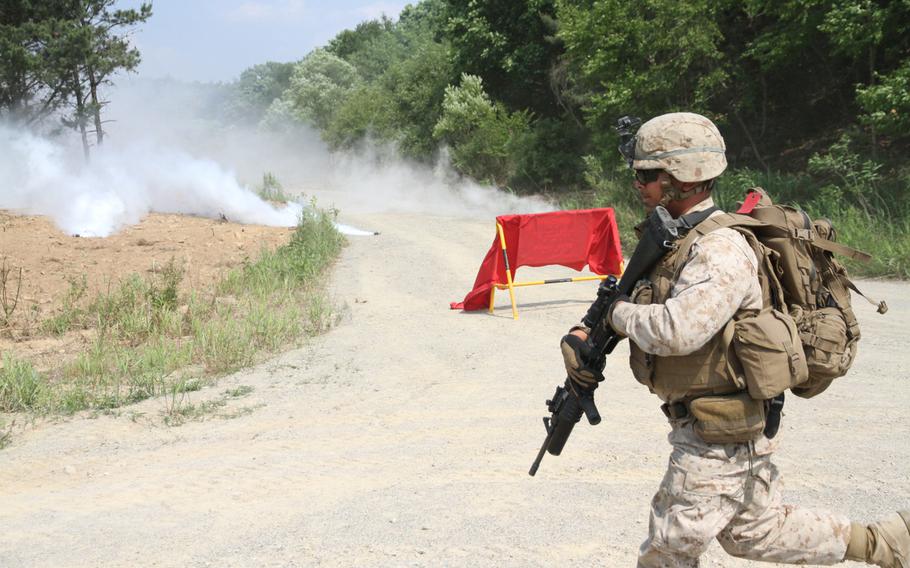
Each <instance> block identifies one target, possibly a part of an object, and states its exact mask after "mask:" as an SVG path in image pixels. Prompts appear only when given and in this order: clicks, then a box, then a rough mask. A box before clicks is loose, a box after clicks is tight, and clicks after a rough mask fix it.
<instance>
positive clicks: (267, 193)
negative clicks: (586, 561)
mask: <svg viewBox="0 0 910 568" xmlns="http://www.w3.org/2000/svg"><path fill="white" fill-rule="evenodd" d="M256 193H257V194H258V195H259V197H261V198H263V199H265V200H266V201H280V202H287V201H290V199H289V198H288V196H287V194H285V193H284V187H282V185H281V182H280V181H278V178H277V177H275V174H273V173H272V172H265V173H264V174H262V184H260V186H259V187H258V188H257V190H256Z"/></svg>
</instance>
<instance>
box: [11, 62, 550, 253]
mask: <svg viewBox="0 0 910 568" xmlns="http://www.w3.org/2000/svg"><path fill="white" fill-rule="evenodd" d="M219 88H222V89H223V87H220V86H217V85H214V86H213V85H200V84H186V83H178V82H176V81H171V80H166V81H162V80H157V81H142V80H137V79H133V80H127V79H124V81H123V85H122V86H121V87H119V88H118V89H116V91H115V92H113V93H111V96H110V98H111V99H112V103H111V105H110V107H108V108H107V109H106V115H105V116H106V118H110V119H112V121H111V123H110V124H109V125H108V127H107V134H108V136H107V138H106V140H105V144H104V146H103V147H100V148H93V152H92V157H91V160H90V162H89V163H85V161H84V159H83V158H82V149H81V147H80V146H79V144H78V140H77V137H76V136H75V135H70V136H66V137H53V138H52V137H48V136H41V135H37V134H33V133H28V132H23V131H19V130H16V129H14V128H12V127H10V126H8V125H6V126H5V125H2V124H0V208H3V209H12V210H16V211H21V212H23V213H29V214H40V215H48V216H49V217H51V218H53V220H54V221H55V223H56V224H57V225H58V226H59V227H60V228H61V229H62V230H63V231H65V232H67V233H70V234H79V235H81V236H98V237H103V236H107V235H110V234H112V233H114V232H116V231H117V230H119V229H121V228H122V227H124V226H128V225H131V224H135V223H137V222H138V221H139V220H140V219H142V217H144V216H145V215H147V214H148V213H149V212H160V213H184V214H191V215H199V216H205V217H212V218H218V217H220V216H224V217H226V218H228V219H229V220H231V221H235V222H240V223H251V224H261V225H272V226H292V225H294V224H296V222H297V220H298V218H299V215H300V213H301V211H302V209H303V207H305V206H307V203H308V201H309V200H310V199H311V198H314V197H315V199H316V202H317V205H320V206H335V207H338V208H339V209H340V215H341V219H342V220H343V219H344V216H345V214H346V213H347V212H351V213H362V212H386V211H388V212H395V211H397V212H411V213H433V214H437V215H447V216H471V217H486V218H489V217H492V216H495V215H498V214H503V213H518V212H534V211H545V210H550V209H552V206H551V205H550V204H549V203H547V202H545V201H543V200H539V199H528V198H519V197H517V196H514V195H511V194H509V193H506V192H502V191H499V190H497V189H495V188H491V187H486V186H482V185H479V184H477V183H474V182H472V181H470V180H466V179H464V178H461V177H459V176H457V175H456V174H454V173H453V172H452V170H451V168H449V167H448V166H447V161H446V159H445V154H444V152H443V153H441V156H440V160H439V161H438V164H437V165H436V166H435V167H430V166H427V165H425V164H419V163H415V162H409V161H407V160H403V159H401V158H400V157H399V156H398V155H397V153H396V152H395V150H394V148H391V147H387V146H386V147H379V146H376V145H373V144H364V145H363V146H362V147H360V148H359V149H357V150H355V151H349V152H343V153H331V152H329V151H328V149H327V148H326V146H325V144H324V143H323V142H322V141H321V140H320V139H319V136H318V134H317V133H315V132H313V131H311V130H307V129H297V130H295V131H293V132H285V133H282V134H274V133H266V132H262V131H260V130H258V129H256V128H255V127H249V128H238V127H234V128H230V129H226V128H225V127H224V126H223V125H222V124H220V123H219V121H218V120H217V119H216V118H215V117H213V116H212V113H211V110H210V109H211V106H212V105H213V101H214V98H215V97H216V95H217V93H218V89H219ZM266 172H268V173H271V174H273V175H274V176H276V177H277V178H278V179H279V180H280V181H281V183H282V184H283V186H284V190H285V193H287V194H289V195H292V196H293V195H297V196H299V199H300V202H299V203H290V204H288V205H287V206H284V207H275V206H273V205H272V204H270V203H268V202H266V201H263V200H262V199H261V198H260V197H259V196H258V195H256V193H255V192H254V191H253V190H251V189H250V188H251V187H252V186H254V185H256V184H257V182H258V181H259V180H261V179H262V176H263V174H264V173H266ZM339 228H340V229H342V230H343V231H344V232H347V233H348V234H369V232H363V231H360V232H358V230H357V229H356V228H354V227H350V226H347V225H339Z"/></svg>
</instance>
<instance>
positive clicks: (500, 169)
mask: <svg viewBox="0 0 910 568" xmlns="http://www.w3.org/2000/svg"><path fill="white" fill-rule="evenodd" d="M442 108H443V111H442V116H441V117H440V119H439V122H437V123H436V127H435V129H434V131H433V133H434V135H435V136H436V137H437V138H439V139H440V140H443V141H445V142H446V143H448V144H449V145H450V146H451V148H452V161H453V163H454V165H455V166H456V167H457V168H458V169H459V170H460V171H462V172H464V173H466V174H468V175H470V176H472V177H474V178H477V179H481V180H490V181H492V182H493V183H495V184H497V185H501V186H506V185H508V184H509V182H510V181H511V180H512V179H514V178H515V177H516V175H518V174H519V171H518V160H517V156H516V153H515V151H514V149H515V148H516V146H517V144H518V142H519V141H521V140H522V139H523V138H524V137H525V136H527V135H528V131H529V122H530V116H529V114H528V113H527V112H515V113H510V112H508V110H506V108H505V107H504V106H503V105H502V104H501V103H495V102H493V101H492V100H491V99H490V97H489V95H487V93H486V92H485V91H484V88H483V80H482V79H481V78H480V77H477V76H474V75H468V74H464V75H462V76H461V84H460V85H458V86H454V85H452V86H449V87H448V88H447V89H446V91H445V98H444V100H443V103H442Z"/></svg>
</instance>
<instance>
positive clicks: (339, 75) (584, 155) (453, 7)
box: [226, 0, 910, 192]
mask: <svg viewBox="0 0 910 568" xmlns="http://www.w3.org/2000/svg"><path fill="white" fill-rule="evenodd" d="M908 30H910V2H908V1H907V0H899V1H890V2H889V1H884V0H882V1H876V0H775V1H769V0H746V1H731V0H721V1H719V2H718V1H714V0H710V1H709V0H691V1H688V2H674V1H670V0H646V1H644V2H620V1H618V0H525V1H523V2H484V1H480V0H423V1H421V2H419V3H417V4H415V5H410V6H408V7H406V8H405V9H404V10H403V11H402V12H401V14H400V16H399V18H398V20H397V21H392V20H390V19H387V18H380V19H375V20H370V21H365V22H363V23H361V24H359V25H358V26H356V28H354V29H351V30H345V31H343V32H341V33H339V34H338V35H337V36H336V37H335V38H334V39H332V40H331V41H329V42H328V44H327V45H325V46H323V47H322V48H320V49H317V50H314V51H312V52H311V53H309V54H307V55H306V56H305V57H304V58H303V59H302V60H300V61H298V62H292V63H274V62H272V63H263V64H261V65H257V66H254V67H252V68H250V69H247V70H246V71H245V72H244V73H243V74H242V75H241V76H240V78H239V80H238V81H236V82H235V83H233V84H232V85H231V86H230V87H231V95H230V96H229V97H228V102H227V103H226V116H227V118H228V120H242V121H253V122H256V123H261V124H263V125H264V126H269V125H271V126H277V127H280V126H282V125H285V126H286V125H287V124H291V123H294V122H303V123H307V124H310V125H312V126H314V127H316V128H318V129H319V131H320V132H321V133H322V135H323V137H324V139H325V140H326V142H328V143H329V144H330V145H331V146H332V147H334V148H345V147H351V146H353V145H356V144H358V143H360V142H361V141H362V140H364V139H365V138H371V139H373V140H378V141H389V142H393V143H395V144H397V146H398V147H399V149H400V150H401V151H402V152H403V153H404V154H405V155H407V156H409V157H412V158H416V159H422V160H432V159H434V156H435V155H436V153H437V151H438V149H439V147H440V145H444V146H445V147H446V148H447V149H448V151H449V153H450V156H451V159H452V162H453V164H454V165H455V167H456V168H457V169H458V170H459V171H461V172H462V173H465V174H467V175H470V176H473V177H475V178H478V179H481V180H485V181H489V182H492V183H496V184H498V185H500V186H506V187H510V188H512V189H515V190H518V191H544V192H560V191H565V190H574V189H579V188H581V187H584V186H585V185H586V184H588V182H589V180H590V179H591V177H592V175H594V174H595V173H596V174H598V175H602V174H603V173H604V172H606V175H613V172H614V171H615V170H616V168H617V165H618V163H619V162H618V159H617V158H616V152H615V146H616V141H615V134H614V131H613V125H614V124H615V121H616V119H617V118H618V117H619V116H622V115H625V114H634V115H638V116H641V117H644V118H648V117H651V116H655V115H658V114H661V113H664V112H669V111H675V110H690V111H694V112H699V113H702V114H705V115H707V116H709V117H710V118H712V119H713V120H714V121H715V122H717V123H718V124H719V126H720V127H721V130H722V131H723V133H724V135H725V137H726V139H727V142H728V147H729V158H730V161H731V164H732V165H733V166H734V167H735V168H745V169H752V170H755V171H758V172H766V173H767V172H771V171H808V168H809V159H810V158H811V157H813V156H816V158H817V159H816V160H815V163H816V165H818V164H819V163H821V162H819V160H820V159H821V160H822V161H824V160H823V158H824V156H828V155H829V154H830V152H831V151H833V152H841V153H843V152H849V153H850V155H851V156H853V157H854V158H855V159H857V160H859V162H860V163H864V162H865V160H866V159H869V160H874V161H875V163H876V164H878V165H879V166H881V167H887V168H897V170H896V171H897V172H898V174H899V175H900V176H903V177H902V179H908V178H910V174H908V173H907V170H906V168H905V167H904V166H905V163H906V161H905V160H903V159H902V156H904V155H905V154H906V152H905V150H906V149H907V140H908V133H910V32H908ZM845 145H846V146H845ZM832 148H833V150H832ZM823 177H824V175H821V174H819V176H818V180H816V181H818V183H822V182H823V181H824V180H823V179H822V178H823ZM829 181H830V180H829ZM835 181H836V180H835Z"/></svg>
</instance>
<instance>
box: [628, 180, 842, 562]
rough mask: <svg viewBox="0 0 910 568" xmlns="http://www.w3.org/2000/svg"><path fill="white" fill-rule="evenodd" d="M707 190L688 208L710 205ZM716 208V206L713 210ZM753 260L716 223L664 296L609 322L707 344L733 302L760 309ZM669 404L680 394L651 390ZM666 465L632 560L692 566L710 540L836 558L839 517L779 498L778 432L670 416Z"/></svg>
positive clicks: (653, 341) (677, 349)
mask: <svg viewBox="0 0 910 568" xmlns="http://www.w3.org/2000/svg"><path fill="white" fill-rule="evenodd" d="M712 206H713V202H712V200H711V199H710V198H708V199H705V200H704V201H701V202H699V203H698V204H696V205H695V206H694V207H692V208H691V209H690V210H689V212H694V211H698V210H702V209H705V208H708V207H712ZM716 214H720V213H719V212H718V213H716ZM757 264H758V263H757V260H756V258H755V254H754V253H753V252H752V249H751V248H750V247H749V245H748V243H747V242H746V240H745V238H744V237H743V236H742V235H740V234H739V233H737V232H736V231H734V230H732V229H719V230H716V231H714V232H712V233H709V234H708V235H706V236H704V237H702V238H700V239H699V240H698V241H696V243H695V244H694V245H693V246H692V248H691V250H690V253H689V256H688V258H687V259H686V261H685V263H684V264H683V266H682V269H681V270H680V272H679V274H678V275H677V278H676V279H675V282H674V284H673V287H672V289H671V292H670V298H669V299H668V300H667V301H666V302H665V303H663V304H651V305H636V304H632V303H621V304H618V305H617V306H616V307H615V309H614V311H613V313H612V316H611V324H612V325H613V327H614V328H615V329H616V330H617V331H618V332H619V333H622V334H624V335H627V336H628V337H629V338H630V340H631V341H634V342H635V343H636V345H638V346H639V347H640V348H641V349H642V350H644V351H645V352H648V353H653V354H655V355H660V356H669V355H685V354H688V353H692V352H693V351H695V350H697V349H699V348H700V347H701V346H702V345H704V344H706V343H707V342H708V341H710V340H711V339H712V337H713V336H714V335H716V334H717V333H718V332H719V331H720V330H721V329H722V328H723V327H724V325H725V324H726V323H727V322H728V321H729V320H730V318H731V317H733V314H734V313H736V312H737V311H738V310H740V309H751V308H760V307H761V305H762V294H761V287H760V284H759V281H758V277H757ZM658 394H660V395H661V397H662V398H664V399H665V400H667V401H670V402H673V401H675V400H678V399H679V398H681V397H682V396H683V393H658ZM670 424H671V426H672V431H671V432H670V434H669V436H668V439H669V441H670V444H671V445H672V446H673V451H672V453H671V455H670V462H669V466H668V469H667V473H666V475H665V476H664V479H663V482H662V483H661V486H660V489H659V490H658V492H657V494H656V495H655V496H654V499H653V500H652V502H651V518H650V523H649V535H648V538H647V540H645V542H644V543H643V544H642V546H641V550H640V553H639V561H638V565H639V566H640V567H671V566H698V558H699V556H701V555H702V554H703V553H704V552H705V551H706V550H707V548H708V546H709V544H710V543H711V541H712V540H713V539H715V538H717V540H718V541H719V542H720V544H721V546H722V547H723V548H724V550H726V551H727V552H728V553H729V554H731V555H733V556H738V557H743V558H750V559H755V560H765V561H774V562H785V563H799V564H802V563H809V564H835V563H838V562H841V561H843V559H844V554H845V552H846V550H847V543H848V541H849V538H850V521H849V519H847V518H846V517H842V516H839V515H831V514H828V513H821V512H812V511H807V510H804V509H798V508H794V507H791V506H787V505H783V504H782V503H781V496H780V477H779V474H778V471H777V468H776V467H775V466H774V464H772V463H771V454H772V453H773V451H774V450H775V448H776V443H777V440H774V441H771V440H768V439H767V438H765V437H764V436H762V437H760V438H759V439H758V440H756V441H754V442H750V443H743V444H709V443H706V442H704V441H703V440H701V438H700V437H699V436H698V435H696V434H695V432H694V431H693V429H692V425H693V420H692V419H691V418H683V419H681V420H671V421H670Z"/></svg>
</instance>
